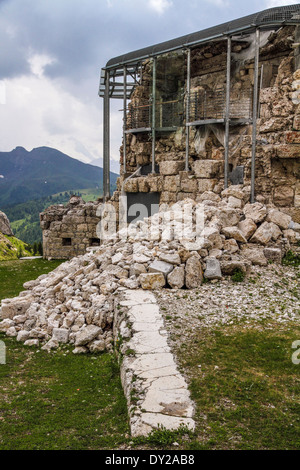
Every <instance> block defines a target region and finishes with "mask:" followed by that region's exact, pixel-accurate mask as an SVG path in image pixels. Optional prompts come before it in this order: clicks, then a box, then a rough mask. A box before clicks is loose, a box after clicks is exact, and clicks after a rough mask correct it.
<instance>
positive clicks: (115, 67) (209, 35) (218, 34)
mask: <svg viewBox="0 0 300 470" xmlns="http://www.w3.org/2000/svg"><path fill="white" fill-rule="evenodd" d="M299 22H300V4H298V5H289V6H284V7H275V8H269V9H268V10H263V11H261V12H259V13H254V14H252V15H248V16H245V17H243V18H239V19H236V20H233V21H229V22H227V23H222V24H220V25H218V26H213V27H211V28H207V29H204V30H202V31H198V32H195V33H192V34H188V35H186V36H181V37H179V38H176V39H172V40H170V41H165V42H162V43H160V44H156V45H153V46H149V47H145V48H143V49H138V50H136V51H133V52H130V53H128V54H125V55H121V56H118V57H115V58H113V59H110V60H109V61H108V62H107V64H106V67H104V68H103V69H102V71H101V80H100V88H99V96H100V97H103V96H104V89H105V71H109V76H110V79H112V82H111V83H110V97H111V98H118V99H120V98H123V96H124V83H123V82H121V83H118V82H116V78H117V77H121V76H123V75H124V67H126V69H127V75H130V76H132V77H136V76H137V74H138V71H139V68H140V66H141V64H142V62H143V61H144V60H146V59H147V58H151V57H155V56H158V55H161V54H165V53H167V52H172V51H176V50H180V49H185V48H192V47H197V46H198V45H199V44H201V43H207V42H212V41H215V40H218V39H219V40H220V39H225V38H226V37H228V36H232V35H234V34H243V33H246V32H247V33H249V32H253V31H255V29H256V28H260V29H266V30H267V29H272V28H274V27H277V28H278V27H280V26H282V25H284V24H299ZM136 84H137V82H136V79H134V80H133V82H131V83H127V85H126V88H127V93H126V94H127V98H128V99H130V96H131V93H132V91H133V89H134V87H135V85H136Z"/></svg>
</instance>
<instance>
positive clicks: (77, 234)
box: [40, 196, 100, 259]
mask: <svg viewBox="0 0 300 470" xmlns="http://www.w3.org/2000/svg"><path fill="white" fill-rule="evenodd" d="M99 202H100V201H96V202H89V203H85V202H84V201H83V200H82V199H81V198H80V197H77V196H73V197H71V199H70V202H69V204H68V205H67V206H64V205H56V206H51V207H49V208H48V209H46V210H45V212H43V213H42V214H40V222H41V228H42V230H43V248H44V257H45V258H52V259H70V258H73V257H74V256H79V255H82V254H84V253H85V252H86V250H87V249H88V248H89V247H93V246H99V245H100V241H99V238H98V235H97V225H98V223H99V217H98V216H97V208H98V206H99Z"/></svg>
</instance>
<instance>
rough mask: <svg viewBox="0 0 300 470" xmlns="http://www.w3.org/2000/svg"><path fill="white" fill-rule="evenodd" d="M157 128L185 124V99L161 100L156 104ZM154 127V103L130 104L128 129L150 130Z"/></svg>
mask: <svg viewBox="0 0 300 470" xmlns="http://www.w3.org/2000/svg"><path fill="white" fill-rule="evenodd" d="M155 109H156V116H155V120H156V129H162V130H163V129H172V128H177V127H179V126H182V125H183V111H184V110H183V100H170V101H160V102H157V103H156V105H155ZM151 128H152V103H149V102H145V103H143V104H140V105H139V106H133V105H132V104H129V106H128V109H127V118H126V130H127V131H129V130H139V129H144V130H149V129H151Z"/></svg>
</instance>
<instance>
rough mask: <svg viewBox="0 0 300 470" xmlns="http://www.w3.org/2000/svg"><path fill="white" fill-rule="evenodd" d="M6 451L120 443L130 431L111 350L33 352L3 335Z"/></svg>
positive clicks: (1, 432)
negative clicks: (77, 353) (97, 352)
mask: <svg viewBox="0 0 300 470" xmlns="http://www.w3.org/2000/svg"><path fill="white" fill-rule="evenodd" d="M0 339H2V340H4V342H5V345H6V351H7V364H6V365H1V366H0V383H1V392H0V394H1V411H0V449H1V450H81V449H82V450H83V449H84V450H96V449H107V448H115V447H118V445H120V444H121V443H123V442H124V440H126V438H125V434H126V433H128V432H129V428H128V422H127V405H126V400H125V397H124V394H123V390H122V387H121V383H120V375H119V368H118V366H117V364H116V363H115V358H114V357H113V356H112V355H110V354H102V355H93V356H91V355H83V356H74V355H73V354H72V353H71V352H70V350H69V349H68V348H65V349H62V350H59V351H58V352H57V353H55V354H48V353H46V352H44V351H36V350H35V351H32V350H31V349H28V348H25V347H24V346H23V345H19V344H17V343H16V341H15V340H13V339H9V338H6V337H5V338H4V336H3V335H0Z"/></svg>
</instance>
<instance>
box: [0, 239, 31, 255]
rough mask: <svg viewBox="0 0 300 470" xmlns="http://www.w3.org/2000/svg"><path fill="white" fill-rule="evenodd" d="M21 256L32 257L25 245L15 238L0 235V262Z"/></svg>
mask: <svg viewBox="0 0 300 470" xmlns="http://www.w3.org/2000/svg"><path fill="white" fill-rule="evenodd" d="M22 256H32V253H31V252H30V249H29V247H28V246H27V244H26V243H24V242H22V241H21V240H19V239H18V238H16V237H10V236H8V235H3V234H2V233H0V261H6V260H16V259H18V258H20V257H22Z"/></svg>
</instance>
